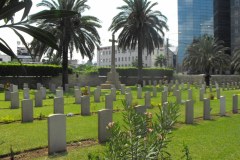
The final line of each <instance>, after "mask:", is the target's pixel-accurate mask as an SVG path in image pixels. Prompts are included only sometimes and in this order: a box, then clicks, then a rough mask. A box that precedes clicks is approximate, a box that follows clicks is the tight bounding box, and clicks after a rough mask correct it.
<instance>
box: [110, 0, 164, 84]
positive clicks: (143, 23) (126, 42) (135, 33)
mask: <svg viewBox="0 0 240 160" xmlns="http://www.w3.org/2000/svg"><path fill="white" fill-rule="evenodd" d="M123 1H124V2H125V3H126V4H125V5H123V6H121V7H118V9H119V10H121V11H120V12H119V13H118V14H117V15H116V16H115V17H114V18H113V21H112V24H111V26H110V27H109V30H110V31H113V32H114V33H115V32H117V31H119V30H120V29H122V30H121V32H120V34H119V36H118V47H119V48H121V49H123V50H126V49H129V48H131V49H135V47H136V46H137V47H138V84H142V68H143V64H142V52H143V49H144V48H146V49H147V52H148V54H151V53H152V52H153V50H154V49H155V48H159V47H160V46H162V44H163V36H164V29H166V30H168V26H167V24H166V21H167V18H166V17H165V16H164V15H162V13H161V12H160V11H153V10H152V8H153V7H154V6H156V5H157V3H151V2H149V1H148V0H123Z"/></svg>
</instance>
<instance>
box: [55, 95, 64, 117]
mask: <svg viewBox="0 0 240 160" xmlns="http://www.w3.org/2000/svg"><path fill="white" fill-rule="evenodd" d="M53 113H54V114H57V113H61V114H64V98H63V97H55V98H54V111H53Z"/></svg>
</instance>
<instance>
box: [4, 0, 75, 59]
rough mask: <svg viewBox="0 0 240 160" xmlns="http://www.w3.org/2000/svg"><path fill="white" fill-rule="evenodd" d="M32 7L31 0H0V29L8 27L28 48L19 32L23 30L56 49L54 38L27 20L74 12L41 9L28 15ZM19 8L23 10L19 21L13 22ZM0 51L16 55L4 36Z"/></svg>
mask: <svg viewBox="0 0 240 160" xmlns="http://www.w3.org/2000/svg"><path fill="white" fill-rule="evenodd" d="M31 7H32V1H31V0H21V1H20V0H1V1H0V29H4V28H10V29H12V30H13V32H14V33H15V34H16V35H17V36H18V37H19V38H20V40H21V41H22V43H23V44H24V45H25V46H26V47H27V48H28V46H27V43H26V41H25V39H24V37H23V36H22V34H21V33H20V32H19V31H21V32H25V33H27V34H29V35H31V36H32V37H34V38H36V39H38V40H39V41H40V42H42V43H44V44H47V45H49V46H51V47H52V48H54V49H58V46H57V45H56V43H55V41H56V40H55V38H54V37H53V36H52V35H51V34H50V33H49V32H47V31H45V30H42V29H39V28H36V27H34V26H31V25H29V20H36V19H42V18H44V17H45V16H50V17H52V18H59V17H61V16H70V15H74V14H75V13H74V12H65V11H61V10H59V11H57V12H52V11H42V12H40V13H37V14H35V15H32V16H30V17H28V14H29V11H30V9H31ZM20 10H24V11H23V14H22V18H21V20H20V21H18V22H15V19H14V15H15V14H16V13H17V12H19V11H20ZM0 51H2V52H4V53H5V54H7V55H9V56H11V57H15V58H16V55H15V54H14V52H13V51H12V49H11V48H10V47H9V45H8V44H7V43H6V41H5V40H4V38H0Z"/></svg>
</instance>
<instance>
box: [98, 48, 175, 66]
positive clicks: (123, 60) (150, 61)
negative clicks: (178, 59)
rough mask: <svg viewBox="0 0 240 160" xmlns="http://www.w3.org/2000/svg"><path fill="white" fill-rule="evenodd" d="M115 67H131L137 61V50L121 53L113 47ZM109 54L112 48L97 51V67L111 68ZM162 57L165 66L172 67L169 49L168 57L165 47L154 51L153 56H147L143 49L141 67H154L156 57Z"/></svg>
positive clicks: (171, 53) (171, 55)
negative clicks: (165, 59) (165, 62)
mask: <svg viewBox="0 0 240 160" xmlns="http://www.w3.org/2000/svg"><path fill="white" fill-rule="evenodd" d="M115 48H116V50H115V65H116V67H132V66H133V62H136V61H137V58H138V50H137V47H136V49H135V50H130V49H128V50H126V51H122V50H121V49H118V47H117V46H116V47H115ZM111 54H112V47H111V46H106V47H100V48H99V49H98V50H97V66H101V67H110V66H111ZM160 54H162V55H164V56H165V57H166V58H167V57H168V61H167V65H168V66H170V67H172V66H173V55H174V53H173V52H172V51H171V50H170V49H169V50H168V56H167V52H166V47H162V48H159V49H155V50H154V53H153V54H151V55H150V54H147V50H146V49H144V51H143V67H146V68H150V67H155V66H154V62H155V59H156V57H157V56H158V55H160Z"/></svg>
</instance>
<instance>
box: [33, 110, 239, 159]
mask: <svg viewBox="0 0 240 160" xmlns="http://www.w3.org/2000/svg"><path fill="white" fill-rule="evenodd" d="M239 124H240V115H239V114H237V115H231V117H221V118H217V119H215V120H212V121H201V122H200V123H198V124H195V125H182V126H181V127H180V128H178V129H175V130H174V131H173V133H172V135H171V137H172V138H171V142H170V143H169V145H168V149H167V151H168V152H169V153H171V156H172V159H174V160H178V159H181V157H182V156H183V155H184V153H183V152H182V150H183V144H185V145H187V146H188V148H189V151H190V156H191V157H192V159H194V160H201V159H202V160H205V159H211V160H234V159H240V152H239V147H240V144H239V142H240V136H239V132H240V127H239ZM104 149H105V146H104V145H95V146H91V147H85V148H78V149H75V150H72V151H70V152H68V153H67V155H66V154H65V153H64V154H60V155H57V156H51V157H46V156H44V157H39V158H37V159H38V160H45V159H63V160H64V159H79V157H81V159H82V160H84V159H87V156H88V154H89V153H91V154H93V155H99V153H101V152H103V151H104ZM100 155H101V154H100Z"/></svg>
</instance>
